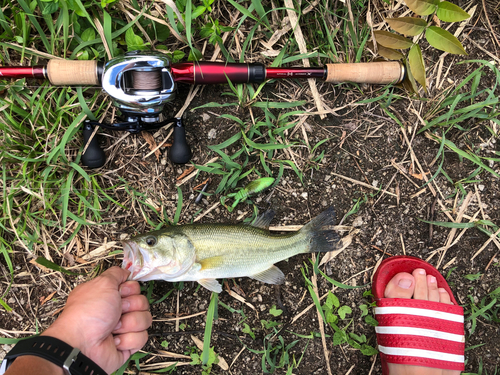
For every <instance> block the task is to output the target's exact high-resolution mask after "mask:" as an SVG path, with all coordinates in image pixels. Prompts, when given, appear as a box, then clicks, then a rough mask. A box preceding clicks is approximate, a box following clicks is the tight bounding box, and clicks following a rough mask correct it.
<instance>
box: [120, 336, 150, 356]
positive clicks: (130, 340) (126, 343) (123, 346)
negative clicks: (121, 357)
mask: <svg viewBox="0 0 500 375" xmlns="http://www.w3.org/2000/svg"><path fill="white" fill-rule="evenodd" d="M114 340H115V345H116V349H118V350H122V351H125V350H130V351H131V352H133V350H136V351H137V350H138V349H137V348H142V347H143V346H144V345H146V343H147V342H148V332H147V331H141V332H129V333H124V334H122V335H116V336H115V337H114Z"/></svg>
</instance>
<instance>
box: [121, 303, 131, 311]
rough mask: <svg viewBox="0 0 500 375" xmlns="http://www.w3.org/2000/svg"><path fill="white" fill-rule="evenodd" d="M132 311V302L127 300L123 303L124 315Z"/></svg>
mask: <svg viewBox="0 0 500 375" xmlns="http://www.w3.org/2000/svg"><path fill="white" fill-rule="evenodd" d="M129 309H130V302H129V301H127V300H123V301H122V313H124V312H127V311H128V310H129Z"/></svg>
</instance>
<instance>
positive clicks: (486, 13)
mask: <svg viewBox="0 0 500 375" xmlns="http://www.w3.org/2000/svg"><path fill="white" fill-rule="evenodd" d="M483 10H484V15H485V16H486V22H488V26H489V27H490V30H491V34H492V35H493V38H495V41H496V42H497V45H498V46H499V47H500V43H499V42H498V39H497V36H496V35H495V30H493V27H492V26H491V22H490V17H488V11H487V10H486V1H485V0H483Z"/></svg>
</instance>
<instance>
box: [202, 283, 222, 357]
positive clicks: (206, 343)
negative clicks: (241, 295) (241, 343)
mask: <svg viewBox="0 0 500 375" xmlns="http://www.w3.org/2000/svg"><path fill="white" fill-rule="evenodd" d="M218 299H219V294H218V293H213V292H212V298H211V299H210V305H209V306H208V311H207V321H206V323H205V336H204V337H203V353H202V354H201V361H202V363H203V364H204V365H206V364H207V363H208V357H209V355H210V341H211V339H212V327H213V325H214V317H215V314H216V311H217V301H218Z"/></svg>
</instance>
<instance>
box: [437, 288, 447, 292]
mask: <svg viewBox="0 0 500 375" xmlns="http://www.w3.org/2000/svg"><path fill="white" fill-rule="evenodd" d="M438 290H439V293H448V292H447V291H446V289H445V288H439V289H438Z"/></svg>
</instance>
